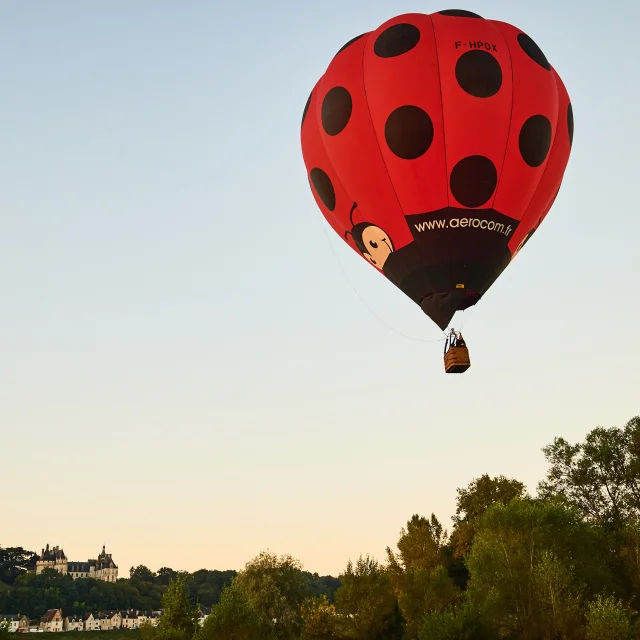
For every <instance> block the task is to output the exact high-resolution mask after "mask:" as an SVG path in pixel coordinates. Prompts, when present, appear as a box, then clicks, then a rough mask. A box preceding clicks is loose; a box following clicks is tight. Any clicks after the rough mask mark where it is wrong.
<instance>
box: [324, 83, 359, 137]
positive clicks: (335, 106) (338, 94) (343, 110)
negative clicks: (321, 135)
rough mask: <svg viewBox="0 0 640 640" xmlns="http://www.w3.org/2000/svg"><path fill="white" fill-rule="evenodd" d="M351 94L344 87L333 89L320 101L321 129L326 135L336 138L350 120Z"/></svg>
mask: <svg viewBox="0 0 640 640" xmlns="http://www.w3.org/2000/svg"><path fill="white" fill-rule="evenodd" d="M352 107H353V104H352V102H351V94H350V93H349V92H348V91H347V90H346V89H345V88H344V87H333V89H331V90H330V91H329V93H327V95H326V96H325V97H324V100H323V101H322V128H323V129H324V130H325V132H326V133H327V135H330V136H337V135H338V134H339V133H340V132H341V131H342V130H343V129H344V128H345V127H346V126H347V124H348V123H349V119H350V118H351V109H352Z"/></svg>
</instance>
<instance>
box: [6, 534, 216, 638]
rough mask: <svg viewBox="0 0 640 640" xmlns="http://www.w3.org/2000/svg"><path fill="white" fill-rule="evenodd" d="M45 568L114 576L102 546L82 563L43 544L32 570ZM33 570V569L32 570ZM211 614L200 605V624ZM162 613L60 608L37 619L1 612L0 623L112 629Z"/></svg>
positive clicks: (14, 628) (22, 629) (41, 629)
mask: <svg viewBox="0 0 640 640" xmlns="http://www.w3.org/2000/svg"><path fill="white" fill-rule="evenodd" d="M45 569H54V570H56V571H58V572H59V573H61V574H63V575H69V576H71V577H72V578H73V579H74V580H78V579H81V578H94V579H95V580H104V581H106V582H115V581H116V580H117V579H118V566H117V565H116V564H115V562H114V561H113V558H112V557H111V554H110V553H107V552H106V549H105V547H104V546H103V547H102V552H101V553H100V554H99V555H98V557H97V559H95V560H91V559H90V560H87V561H86V562H69V561H68V560H67V557H66V555H65V553H64V551H63V550H62V549H61V548H59V547H52V548H51V549H50V548H49V545H47V546H46V547H45V548H44V549H42V553H40V555H39V556H38V560H37V561H36V568H35V573H36V575H39V574H41V573H42V572H43V571H44V570H45ZM32 571H33V569H32ZM209 613H211V611H210V610H209V609H208V608H207V607H203V606H200V620H199V622H200V624H202V623H203V622H204V621H205V619H206V617H207V616H208V615H209ZM161 616H162V610H159V611H134V610H129V611H101V612H98V613H85V614H84V615H82V616H77V615H65V613H64V612H63V611H62V609H49V610H48V611H47V612H46V613H45V614H44V615H43V616H42V617H41V618H40V620H31V619H30V618H29V617H28V616H25V615H21V614H20V613H1V612H0V619H1V620H2V622H8V623H9V631H10V632H12V633H59V632H63V631H113V630H118V629H139V628H140V626H141V625H143V624H150V625H152V626H154V627H155V626H156V625H157V624H158V620H159V619H160V617H161Z"/></svg>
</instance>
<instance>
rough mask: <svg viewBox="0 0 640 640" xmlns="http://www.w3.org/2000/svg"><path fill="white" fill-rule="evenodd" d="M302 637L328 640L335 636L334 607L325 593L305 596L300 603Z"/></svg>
mask: <svg viewBox="0 0 640 640" xmlns="http://www.w3.org/2000/svg"><path fill="white" fill-rule="evenodd" d="M301 614H302V622H303V625H304V626H303V631H302V638H304V639H305V640H311V639H313V640H328V639H329V638H333V637H335V633H336V629H337V618H336V608H335V606H334V605H333V604H331V603H330V602H329V599H328V598H327V596H326V595H325V594H322V595H320V596H316V597H313V598H307V599H306V600H305V601H304V602H303V603H302V612H301Z"/></svg>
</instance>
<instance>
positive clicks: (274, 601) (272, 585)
mask: <svg viewBox="0 0 640 640" xmlns="http://www.w3.org/2000/svg"><path fill="white" fill-rule="evenodd" d="M235 582H237V586H238V588H241V589H242V590H243V591H244V593H245V594H246V596H247V598H248V600H249V601H250V602H251V604H252V606H253V608H254V609H255V610H256V611H257V612H258V615H259V616H260V619H261V622H262V624H263V627H264V630H265V635H268V634H271V635H272V636H273V637H274V638H278V639H280V640H288V639H290V638H298V637H299V636H300V632H301V631H302V618H301V616H300V606H301V604H302V602H303V601H304V600H305V599H306V598H307V596H308V595H309V582H308V580H307V578H306V576H305V575H304V574H303V571H302V564H301V563H300V561H299V560H296V559H294V558H292V557H291V556H290V555H283V556H280V557H278V556H277V555H275V554H273V553H270V552H262V553H260V555H258V556H257V557H256V558H254V559H253V560H251V561H250V562H248V563H247V564H246V565H245V568H244V569H243V570H242V571H240V573H238V576H237V577H236V578H235V580H234V583H235Z"/></svg>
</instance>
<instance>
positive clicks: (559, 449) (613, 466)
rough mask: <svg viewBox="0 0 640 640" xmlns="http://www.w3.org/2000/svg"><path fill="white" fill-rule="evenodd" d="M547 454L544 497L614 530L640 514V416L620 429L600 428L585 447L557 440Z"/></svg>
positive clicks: (541, 488) (540, 492)
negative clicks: (572, 508)
mask: <svg viewBox="0 0 640 640" xmlns="http://www.w3.org/2000/svg"><path fill="white" fill-rule="evenodd" d="M543 452H544V455H545V458H546V460H547V462H548V463H549V469H548V471H547V476H546V478H545V480H543V481H541V482H540V483H539V485H538V495H539V496H540V497H541V498H553V497H556V496H559V497H561V498H563V499H564V500H566V501H567V502H568V503H569V504H571V505H573V506H574V507H576V508H577V509H578V510H579V511H580V513H581V514H582V515H583V516H584V517H585V518H588V519H590V520H592V521H594V522H597V523H600V524H605V525H607V526H608V527H609V528H610V529H620V528H623V527H624V523H625V521H626V520H628V519H629V518H631V517H634V516H637V514H638V513H639V512H640V417H635V418H633V419H631V420H630V421H629V422H628V423H627V424H626V425H625V427H624V428H622V429H620V428H618V427H611V428H604V427H597V428H596V429H593V430H592V431H590V432H589V433H588V434H587V436H586V438H585V441H584V442H582V443H576V444H570V443H569V442H567V440H565V439H564V438H556V439H555V440H554V441H553V443H552V444H550V445H548V446H546V447H544V449H543Z"/></svg>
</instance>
